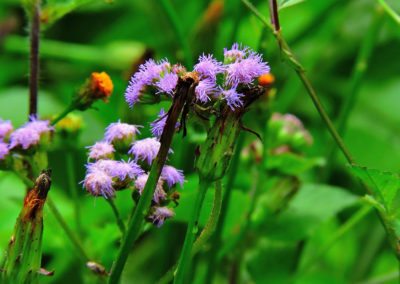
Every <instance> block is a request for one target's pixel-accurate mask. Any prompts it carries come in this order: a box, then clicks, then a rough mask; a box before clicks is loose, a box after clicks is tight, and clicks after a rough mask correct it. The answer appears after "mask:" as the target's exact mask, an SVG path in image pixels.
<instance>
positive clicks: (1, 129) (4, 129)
mask: <svg viewBox="0 0 400 284" xmlns="http://www.w3.org/2000/svg"><path fill="white" fill-rule="evenodd" d="M12 131H13V126H12V124H11V121H9V120H6V121H3V120H1V119H0V140H2V139H4V138H5V137H6V136H7V135H8V134H10V133H11V132H12Z"/></svg>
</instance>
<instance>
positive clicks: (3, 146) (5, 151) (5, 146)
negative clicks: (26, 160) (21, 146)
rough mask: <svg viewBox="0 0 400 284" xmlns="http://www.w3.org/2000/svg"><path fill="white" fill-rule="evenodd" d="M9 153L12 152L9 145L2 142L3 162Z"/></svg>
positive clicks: (1, 156) (0, 145)
mask: <svg viewBox="0 0 400 284" xmlns="http://www.w3.org/2000/svg"><path fill="white" fill-rule="evenodd" d="M9 152H10V150H9V149H8V145H7V143H4V142H0V160H3V159H4V158H5V157H6V156H7V155H8V154H9Z"/></svg>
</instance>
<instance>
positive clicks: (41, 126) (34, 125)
mask: <svg viewBox="0 0 400 284" xmlns="http://www.w3.org/2000/svg"><path fill="white" fill-rule="evenodd" d="M29 119H30V121H29V122H28V123H27V124H25V126H24V127H27V128H31V129H33V130H35V131H37V133H39V134H43V133H48V132H50V131H53V130H54V127H53V126H51V125H50V121H49V120H38V119H37V118H36V117H34V116H30V118H29Z"/></svg>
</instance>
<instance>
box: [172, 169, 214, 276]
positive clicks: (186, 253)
mask: <svg viewBox="0 0 400 284" xmlns="http://www.w3.org/2000/svg"><path fill="white" fill-rule="evenodd" d="M207 189H208V182H207V181H206V180H203V179H201V177H200V181H199V188H198V192H197V196H196V201H195V203H194V207H193V211H192V214H191V215H190V220H189V224H188V227H187V230H186V236H185V241H184V243H183V247H182V251H181V256H180V258H179V262H178V267H177V270H176V272H175V279H174V284H182V283H185V275H186V274H185V273H186V272H187V271H186V270H187V269H188V268H190V262H191V258H192V247H193V241H194V239H195V237H196V234H197V232H198V222H199V217H200V212H201V207H202V205H203V201H204V197H205V196H206V192H207Z"/></svg>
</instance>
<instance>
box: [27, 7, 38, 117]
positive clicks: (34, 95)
mask: <svg viewBox="0 0 400 284" xmlns="http://www.w3.org/2000/svg"><path fill="white" fill-rule="evenodd" d="M30 12H31V15H30V16H31V17H30V19H31V24H30V57H29V65H30V66H29V69H30V72H29V114H30V115H33V116H36V115H37V101H38V85H39V34H40V0H36V1H33V4H32V7H31V11H30Z"/></svg>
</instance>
